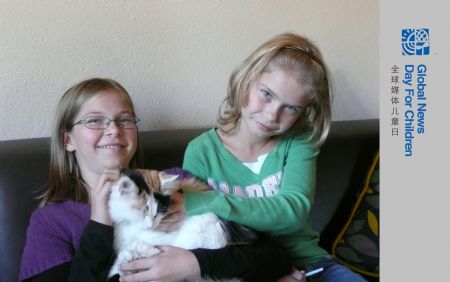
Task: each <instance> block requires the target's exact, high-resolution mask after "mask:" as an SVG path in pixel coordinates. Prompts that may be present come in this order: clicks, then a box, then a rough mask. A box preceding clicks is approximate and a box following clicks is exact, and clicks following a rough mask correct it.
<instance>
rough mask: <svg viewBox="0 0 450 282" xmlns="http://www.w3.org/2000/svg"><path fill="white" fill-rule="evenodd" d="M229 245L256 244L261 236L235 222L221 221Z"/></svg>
mask: <svg viewBox="0 0 450 282" xmlns="http://www.w3.org/2000/svg"><path fill="white" fill-rule="evenodd" d="M220 224H221V226H222V228H223V230H224V231H225V234H226V236H227V241H228V242H229V244H234V245H242V244H251V243H253V242H255V241H256V240H257V239H258V238H259V236H260V234H259V233H258V232H256V231H255V230H253V229H251V228H249V227H246V226H244V225H241V224H238V223H236V222H233V221H225V220H222V219H221V220H220Z"/></svg>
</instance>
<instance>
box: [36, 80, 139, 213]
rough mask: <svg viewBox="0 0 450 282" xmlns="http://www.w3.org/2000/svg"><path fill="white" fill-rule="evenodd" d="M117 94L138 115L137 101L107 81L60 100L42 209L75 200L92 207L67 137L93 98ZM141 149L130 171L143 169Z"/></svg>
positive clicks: (87, 84)
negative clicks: (112, 92)
mask: <svg viewBox="0 0 450 282" xmlns="http://www.w3.org/2000/svg"><path fill="white" fill-rule="evenodd" d="M111 89H112V90H115V91H117V92H118V93H121V94H122V95H123V96H124V97H125V98H126V100H127V101H128V104H129V106H130V109H131V111H132V114H133V115H135V112H134V106H133V101H132V100H131V97H130V95H129V94H128V92H127V91H126V90H125V88H124V87H123V86H122V85H120V84H119V83H118V82H116V81H114V80H112V79H106V78H91V79H88V80H84V81H81V82H79V83H77V84H75V85H74V86H72V87H71V88H69V89H68V90H67V91H66V92H65V93H64V95H63V96H62V97H61V99H60V100H59V103H58V106H57V110H56V124H55V126H54V131H53V134H52V139H51V148H50V150H51V151H50V152H51V155H50V171H49V178H48V183H47V185H46V187H45V190H44V192H43V193H42V195H40V196H39V198H40V199H41V203H40V206H44V205H45V204H46V203H48V202H61V201H65V200H69V199H71V200H74V201H77V202H81V203H89V194H88V191H87V189H86V184H85V183H84V181H83V180H82V178H81V174H80V169H79V166H78V163H77V159H76V157H75V154H74V153H73V152H68V151H67V150H66V149H65V134H66V133H67V132H70V130H72V128H73V123H74V122H75V120H74V119H75V118H76V116H77V114H78V113H79V111H80V109H81V107H82V106H83V105H84V104H85V103H86V102H87V101H88V100H89V99H91V98H92V97H94V96H95V95H98V93H100V92H102V91H105V90H111ZM140 155H141V153H140V149H139V139H138V149H137V150H136V153H135V154H134V156H133V157H132V159H131V161H130V164H129V166H130V168H136V167H137V166H138V165H140V162H141V160H140Z"/></svg>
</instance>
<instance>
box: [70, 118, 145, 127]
mask: <svg viewBox="0 0 450 282" xmlns="http://www.w3.org/2000/svg"><path fill="white" fill-rule="evenodd" d="M112 121H114V122H115V123H116V125H117V126H118V127H120V128H125V129H133V128H136V124H137V123H138V122H139V119H138V118H135V117H129V116H124V117H118V118H116V119H110V118H108V117H102V116H95V117H87V118H85V119H82V120H79V121H77V122H76V123H74V124H73V126H75V125H77V124H84V126H86V127H87V128H89V129H99V130H100V129H107V128H108V127H109V125H110V124H111V122H112Z"/></svg>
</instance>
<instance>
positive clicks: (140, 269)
mask: <svg viewBox="0 0 450 282" xmlns="http://www.w3.org/2000/svg"><path fill="white" fill-rule="evenodd" d="M157 248H158V249H159V250H160V251H161V253H159V254H157V255H155V256H152V257H149V258H143V259H138V260H135V261H132V262H129V263H124V264H121V265H120V266H119V268H120V270H122V271H124V272H125V273H127V272H128V271H132V272H136V271H137V273H130V274H124V275H123V276H122V277H120V281H121V282H138V281H181V280H184V279H193V280H195V279H199V278H200V266H199V264H198V261H197V258H196V257H195V255H194V254H193V253H192V252H190V251H188V250H185V249H181V248H177V247H172V246H160V247H157Z"/></svg>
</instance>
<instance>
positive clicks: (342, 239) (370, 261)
mask: <svg viewBox="0 0 450 282" xmlns="http://www.w3.org/2000/svg"><path fill="white" fill-rule="evenodd" d="M379 187H380V185H379V154H377V155H376V157H375V159H374V160H373V162H372V165H371V167H370V169H369V172H368V174H367V177H366V183H365V185H364V186H363V187H362V189H361V191H360V193H359V195H358V197H357V200H356V201H355V203H354V207H353V211H352V213H351V215H350V217H349V218H348V220H347V222H346V223H345V225H344V226H343V228H342V230H341V232H340V233H339V235H338V236H337V238H336V240H335V241H334V244H333V247H332V253H333V255H334V256H335V257H336V259H337V260H338V261H340V262H341V263H343V264H345V265H347V266H348V267H349V268H351V269H353V270H354V271H356V272H359V273H361V274H364V275H369V276H374V277H378V275H379V254H380V251H379V192H380V191H379Z"/></svg>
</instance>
